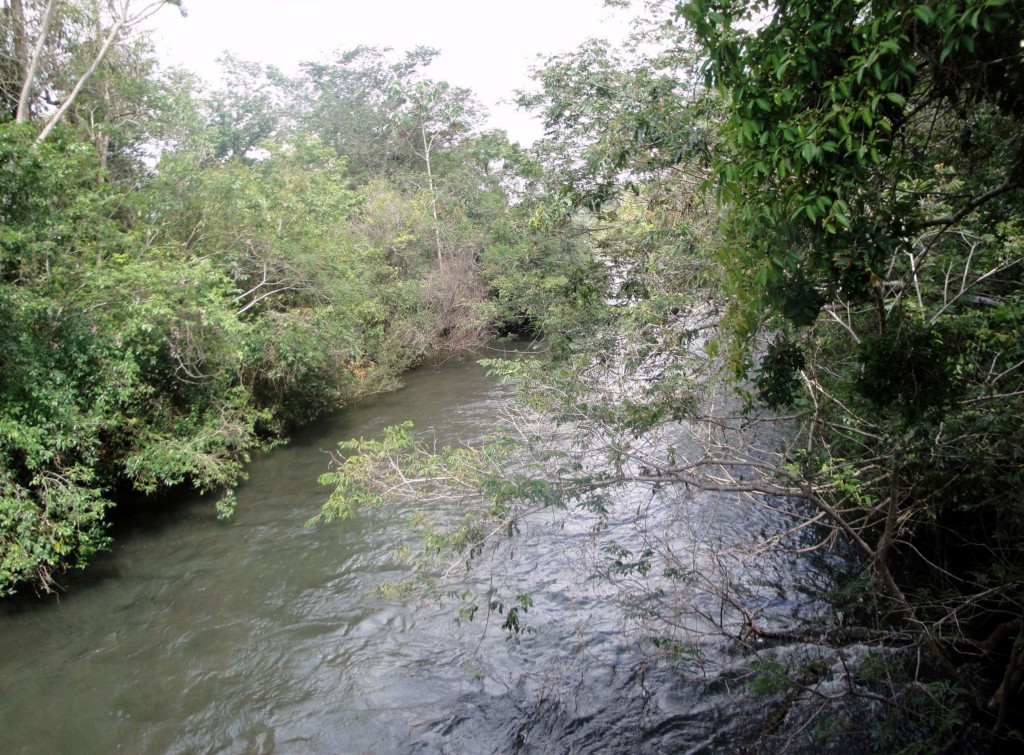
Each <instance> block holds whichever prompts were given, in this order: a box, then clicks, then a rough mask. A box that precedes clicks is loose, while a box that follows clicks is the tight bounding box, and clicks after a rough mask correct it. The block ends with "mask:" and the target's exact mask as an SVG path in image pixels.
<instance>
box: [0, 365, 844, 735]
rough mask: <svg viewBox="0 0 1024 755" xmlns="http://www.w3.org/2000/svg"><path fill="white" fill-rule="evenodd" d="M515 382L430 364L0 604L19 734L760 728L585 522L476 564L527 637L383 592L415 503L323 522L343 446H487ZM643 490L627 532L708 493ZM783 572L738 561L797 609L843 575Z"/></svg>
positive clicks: (549, 531)
mask: <svg viewBox="0 0 1024 755" xmlns="http://www.w3.org/2000/svg"><path fill="white" fill-rule="evenodd" d="M509 399H510V389H509V388H508V386H502V385H499V384H497V383H496V382H495V381H493V380H491V379H490V378H487V377H485V374H484V370H483V368H482V367H480V366H479V365H477V364H476V363H474V362H473V361H471V360H467V361H461V362H451V363H449V364H447V365H445V366H444V367H443V368H442V369H441V370H439V371H434V370H430V369H425V370H420V371H416V372H414V373H412V374H410V375H409V376H408V377H407V379H406V387H405V388H404V389H402V390H401V391H398V392H396V393H393V394H388V395H382V396H377V397H373V398H370V399H366V400H363V401H361V402H359V403H358V404H356V405H353V406H351V407H349V408H347V409H345V410H344V411H341V412H339V413H337V414H335V415H333V416H331V417H329V418H327V419H325V420H323V421H320V422H318V423H317V424H315V425H313V426H311V427H309V428H306V429H305V430H304V431H302V432H300V433H298V434H297V435H296V436H295V437H293V439H292V440H291V442H290V443H288V444H287V445H285V446H283V447H280V448H278V449H275V450H273V451H272V452H270V453H268V454H265V455H263V456H262V457H260V458H258V459H256V460H255V461H254V462H253V463H252V465H251V468H250V477H249V480H248V481H247V483H246V484H244V485H243V486H242V487H241V488H240V489H239V491H238V506H237V510H236V512H235V515H234V517H233V518H231V519H230V520H227V521H219V520H218V519H217V518H216V513H215V510H214V505H213V502H212V501H211V500H209V499H200V498H194V499H186V500H183V501H179V502H176V503H174V504H173V505H163V504H161V505H154V506H153V507H144V508H143V510H141V511H140V512H138V513H137V514H133V515H132V516H130V517H128V518H127V520H126V521H123V522H121V523H119V525H118V528H117V532H116V533H115V535H116V537H115V543H114V546H113V548H112V551H111V552H110V553H108V554H105V555H104V556H103V557H101V558H99V559H97V560H96V562H95V563H94V564H93V565H91V566H90V568H89V569H88V570H87V571H86V572H85V573H84V574H81V575H76V576H75V577H74V578H73V579H72V580H71V584H70V585H69V589H68V590H67V591H65V592H64V593H63V594H61V595H59V596H56V597H46V598H42V599H37V598H34V597H32V596H20V597H18V598H16V599H14V600H12V601H8V602H7V603H6V604H4V605H2V606H0V637H2V642H0V678H2V679H3V686H2V692H0V732H2V738H3V739H2V741H0V751H2V752H4V753H72V752H73V753H113V752H127V753H165V752H168V753H171V752H173V753H193V752H194V753H212V752H225V753H250V752H264V753H269V752H281V753H307V752H322V753H364V752H365V753H387V752H414V751H416V752H452V753H458V752H467V753H482V752H668V751H671V752H681V751H694V752H700V751H717V750H719V749H722V748H725V747H727V746H735V745H736V744H738V739H742V737H744V736H748V735H749V734H750V732H751V731H752V729H751V727H752V726H755V723H752V721H754V719H752V718H751V716H749V715H748V714H749V712H750V711H749V705H750V702H749V700H747V699H746V698H745V696H744V695H742V694H741V691H742V686H743V685H742V681H736V679H732V680H731V681H730V677H729V674H728V672H727V671H726V672H722V671H721V668H725V667H727V666H728V660H729V659H728V658H723V659H719V660H720V661H721V662H720V663H718V664H717V666H718V668H719V669H720V670H719V671H717V672H715V673H708V672H706V671H705V672H703V673H701V672H697V673H694V672H692V670H691V671H690V672H684V671H683V670H681V669H680V668H679V667H677V666H672V665H671V664H667V663H658V664H653V663H649V662H648V661H647V660H646V659H645V657H644V655H643V654H642V653H641V652H640V643H639V642H638V637H639V636H640V634H642V633H641V632H639V631H638V630H634V629H633V627H634V624H633V622H632V621H631V620H630V618H629V617H628V616H627V615H626V614H627V613H628V612H627V611H624V610H623V609H622V608H621V607H620V601H619V600H618V599H617V595H619V594H620V593H619V592H616V590H615V589H613V588H610V587H608V586H607V585H604V584H602V583H600V582H595V581H593V580H591V579H590V578H589V577H590V576H591V570H590V568H589V566H590V565H592V562H590V561H588V556H587V554H588V553H589V554H592V553H593V552H594V540H593V535H592V533H591V532H590V530H589V529H588V528H587V527H585V526H573V525H572V524H569V525H568V526H567V525H566V522H565V521H564V520H556V519H554V518H552V517H550V516H548V517H537V518H535V520H534V521H533V522H532V523H531V524H530V526H529V527H528V530H529V531H528V532H526V533H524V535H523V536H522V538H521V540H520V541H518V542H516V543H514V544H513V546H512V547H511V548H508V547H506V548H505V549H502V550H501V551H500V552H499V553H496V554H494V556H493V557H492V558H491V559H489V563H488V565H485V566H484V567H483V569H482V570H478V571H477V572H473V573H470V574H469V575H467V576H466V577H465V579H466V580H468V582H467V583H468V584H471V585H476V586H478V587H479V586H481V585H482V586H484V587H486V585H487V584H488V582H489V581H490V580H493V579H497V580H512V581H514V583H515V584H517V585H521V586H522V589H524V590H525V591H527V592H529V593H530V595H531V596H532V598H533V600H534V607H533V608H532V609H531V610H530V612H529V614H528V615H527V616H525V617H524V618H525V619H526V621H527V623H529V624H530V625H531V626H532V627H533V628H534V629H535V630H536V631H535V633H531V634H526V635H524V636H523V637H522V638H521V641H519V642H515V641H510V640H509V639H508V637H507V633H506V632H503V631H501V630H500V629H499V628H498V624H499V623H500V619H499V620H498V621H496V620H494V619H492V620H491V621H490V623H489V625H488V622H487V621H486V617H485V616H484V614H485V611H480V612H479V614H478V615H477V617H476V618H475V620H474V621H473V622H462V623H457V622H455V621H454V620H453V619H454V616H455V610H456V608H455V607H454V606H453V605H452V603H451V602H441V601H438V600H435V599H431V598H427V597H424V596H412V597H405V598H395V597H394V596H392V597H388V596H387V595H385V594H382V593H381V591H380V590H379V589H378V588H379V587H380V585H382V584H384V583H386V582H390V581H397V580H401V579H403V578H404V577H406V576H408V572H409V567H408V565H407V563H406V562H405V561H404V560H403V559H402V558H400V557H399V555H398V552H399V551H400V549H401V548H402V546H403V545H409V544H410V543H414V541H415V539H416V537H417V535H416V534H415V532H413V531H411V530H410V528H409V527H408V526H407V524H406V519H407V514H408V512H406V511H403V510H400V509H395V508H388V507H383V508H379V509H371V510H368V511H362V512H360V513H359V514H358V515H357V516H355V517H354V518H353V519H350V520H347V521H343V522H336V523H332V524H321V525H319V526H315V527H310V526H307V524H306V522H307V520H308V519H309V518H310V517H311V516H313V515H314V514H316V513H317V512H318V511H319V509H320V506H321V505H322V503H323V502H324V500H325V499H326V497H327V495H328V493H329V491H328V490H327V489H326V488H324V487H322V486H320V485H319V484H318V483H317V477H318V476H319V475H320V474H321V473H323V472H324V471H326V469H327V466H328V456H327V453H326V452H328V451H330V450H331V449H333V448H334V447H335V446H336V443H337V442H338V441H339V440H343V439H347V438H356V437H367V438H369V437H374V436H377V435H379V434H380V432H381V430H382V429H383V428H384V427H386V426H388V425H392V424H396V423H399V422H402V421H405V420H412V421H413V422H414V423H415V425H416V427H417V429H419V430H424V431H428V430H429V431H432V432H434V433H435V434H436V435H437V436H438V437H439V438H440V439H441V440H444V441H454V440H457V439H458V440H473V439H476V438H479V437H481V436H483V435H484V434H486V433H488V432H490V431H491V430H493V428H494V426H495V417H496V416H497V414H498V413H499V411H500V408H501V406H502V405H503V404H504V403H505V402H507V401H508V400H509ZM626 504H627V505H626V506H625V510H626V512H627V513H625V514H623V515H622V518H621V520H617V519H616V518H615V517H613V518H612V521H611V526H612V529H613V530H614V528H615V527H616V526H617V524H623V523H626V520H630V519H635V518H637V517H641V516H642V517H643V518H644V519H645V520H646V521H648V523H652V524H653V527H654V529H655V530H658V531H660V532H663V533H664V532H668V531H669V530H670V529H671V526H670V520H675V519H678V517H679V516H680V511H682V510H683V509H685V508H686V507H685V506H682V507H681V506H680V505H678V504H676V505H671V502H670V501H666V502H663V503H662V504H657V505H647V506H645V507H644V509H643V511H642V512H641V511H640V510H639V508H638V507H637V506H634V505H633V502H631V501H626ZM691 506H692V504H691ZM692 514H693V511H691V512H690V515H692ZM732 516H734V517H735V516H739V515H738V514H733V515H732ZM764 516H766V515H765V514H764V513H763V512H762V513H760V514H757V515H749V516H748V515H747V514H743V517H744V518H742V519H736V520H735V522H733V525H732V526H734V527H735V528H737V529H739V530H746V529H751V528H753V529H757V528H762V529H764V528H766V527H771V526H772V522H771V521H766V520H764V519H763V517H764ZM659 517H661V521H659V520H658V518H659ZM758 517H762V518H761V519H759V518H758ZM691 523H692V520H691ZM794 569H795V570H796V571H795V572H794V571H793V570H794ZM773 570H774V571H773ZM769 572H770V573H765V571H764V569H763V568H762V570H761V571H760V572H758V573H757V574H747V575H733V577H735V578H737V579H743V578H746V579H749V580H752V581H753V582H757V583H758V584H761V585H768V586H770V589H769V590H768V591H767V592H765V591H764V590H762V591H761V592H760V593H758V595H757V596H756V597H757V599H758V600H762V599H763V601H769V602H773V603H774V604H775V606H776V609H777V611H778V612H779V615H783V616H790V617H797V616H798V615H800V614H801V613H802V612H804V611H805V610H806V606H808V605H811V604H813V602H814V601H813V600H811V599H809V598H808V596H807V594H804V593H801V594H796V593H794V588H793V585H794V584H795V583H796V582H799V583H800V584H801V585H804V586H806V587H807V589H808V590H812V589H813V588H814V585H815V583H816V582H821V581H823V580H824V577H820V575H821V573H822V572H821V570H820V569H818V568H817V567H815V566H814V565H806V564H803V565H797V566H795V567H794V566H793V565H792V564H788V563H779V564H776V565H775V566H774V567H772V568H771V569H769ZM776 572H777V573H776ZM796 572H799V573H798V574H797V573H796ZM764 595H767V596H768V597H767V598H765V597H764ZM713 652H714V651H713Z"/></svg>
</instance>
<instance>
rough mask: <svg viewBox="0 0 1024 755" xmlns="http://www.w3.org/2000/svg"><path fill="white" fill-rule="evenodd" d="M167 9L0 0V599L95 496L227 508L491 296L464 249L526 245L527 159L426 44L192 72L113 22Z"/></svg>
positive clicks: (482, 310)
mask: <svg viewBox="0 0 1024 755" xmlns="http://www.w3.org/2000/svg"><path fill="white" fill-rule="evenodd" d="M165 4H168V3H164V2H162V1H157V0H153V1H152V2H145V1H144V0H127V1H126V2H118V3H106V2H98V1H97V0H76V2H59V3H54V2H52V1H51V0H12V1H11V2H5V3H3V5H2V8H0V61H2V67H0V97H2V102H3V108H2V114H0V322H2V323H3V329H2V331H0V367H2V369H0V488H2V492H0V595H5V594H8V593H10V592H12V591H14V590H16V589H17V588H18V587H19V586H21V585H29V586H31V587H33V588H35V589H41V590H51V589H53V588H54V587H55V586H56V580H57V579H58V577H59V575H60V573H61V571H62V570H63V569H65V568H67V567H68V566H78V565H84V564H85V563H86V561H87V560H88V559H89V557H90V556H91V555H92V554H94V553H95V552H97V550H99V549H101V548H102V547H103V546H104V545H105V544H106V543H107V538H106V535H105V532H106V525H107V522H108V521H109V518H110V516H111V512H112V509H113V507H114V504H115V502H117V501H123V500H126V499H127V498H129V497H135V496H137V494H143V495H149V494H155V493H159V492H161V491H166V490H167V489H169V488H171V487H174V486H179V485H189V486H191V487H192V488H194V489H196V490H198V491H204V492H205V491H214V492H218V493H220V494H221V495H222V496H223V498H222V505H220V506H219V507H218V511H220V512H222V513H228V512H230V510H231V508H232V506H233V501H234V498H233V493H232V491H233V488H234V487H235V485H237V484H238V482H239V481H240V480H242V479H243V478H244V475H245V463H246V461H247V460H248V459H249V456H250V454H251V453H252V452H253V451H254V450H256V449H259V448H263V447H266V446H267V445H269V444H272V443H274V442H275V439H276V438H279V437H281V434H282V433H284V432H287V431H288V429H289V428H291V427H292V426H294V425H296V424H298V423H301V422H306V421H308V420H310V419H312V418H313V417H315V416H317V415H318V414H320V413H322V412H325V411H329V410H332V409H335V408H337V407H339V406H341V405H342V404H344V403H346V402H348V401H350V400H352V399H354V398H356V397H358V396H360V395H364V394H367V393H371V392H376V391H380V390H386V389H388V388H391V387H394V386H395V385H397V376H398V375H399V374H400V373H401V372H402V371H403V370H405V369H407V368H408V367H409V366H410V365H413V364H415V363H416V362H418V361H421V360H424V359H428V358H438V359H441V358H445V357H446V356H447V355H449V354H451V353H452V352H456V351H460V350H464V349H469V348H473V347H474V346H477V345H479V344H481V343H482V342H483V340H484V339H485V338H487V337H488V336H489V334H490V332H491V327H492V324H493V323H495V322H496V321H498V320H501V319H502V318H503V317H505V316H506V315H505V314H504V313H506V312H511V306H510V305H506V306H503V305H502V304H501V303H496V304H492V303H491V302H490V300H489V298H488V285H487V283H486V281H485V279H484V277H483V273H482V269H481V265H482V260H483V259H484V258H486V259H487V263H488V264H490V265H494V266H496V269H497V268H503V267H504V268H507V267H508V263H507V262H506V258H515V257H516V256H517V255H519V254H520V253H521V249H522V248H524V247H525V246H527V242H526V241H524V236H523V234H522V233H521V232H520V230H519V228H520V226H523V227H525V224H526V220H525V218H526V217H527V215H526V211H525V210H523V211H522V214H521V217H519V218H518V219H517V218H516V217H513V216H512V215H511V214H510V212H509V210H510V197H511V196H512V195H513V187H514V185H515V184H514V182H513V181H512V180H511V179H512V177H513V176H516V175H518V174H519V173H520V172H522V171H524V170H525V171H528V170H529V169H530V161H529V160H528V159H527V158H526V156H525V155H524V154H523V153H522V151H521V150H519V148H518V147H517V146H516V145H513V144H511V143H509V141H508V139H507V138H506V137H505V135H504V134H503V133H500V132H494V133H480V131H479V129H478V125H479V120H480V108H479V106H478V105H477V104H476V102H475V100H474V99H473V97H472V95H471V93H469V92H468V91H467V90H464V89H460V88H457V87H453V86H450V85H449V84H448V83H446V82H441V81H434V80H432V79H430V78H429V77H428V76H427V75H426V73H425V68H426V66H428V65H429V63H430V61H431V60H432V59H433V57H434V56H435V55H436V54H437V52H436V51H435V50H431V49H427V48H422V49H417V50H414V51H412V52H410V53H408V54H407V55H405V56H404V57H396V56H393V55H391V54H390V53H389V51H387V50H379V49H373V48H358V49H356V50H352V51H347V52H345V51H343V52H339V53H338V54H337V55H336V56H334V57H333V58H332V59H329V60H326V61H321V62H308V63H306V64H304V65H303V66H302V68H301V70H300V72H299V73H297V74H296V75H294V76H288V75H285V74H284V73H282V72H281V71H278V70H276V69H273V68H267V67H265V66H262V65H259V64H255V63H251V62H247V61H243V60H239V59H237V58H234V57H231V56H228V57H226V58H225V59H224V61H223V67H224V74H225V81H226V84H225V86H224V87H223V88H221V89H210V88H209V87H207V86H206V85H204V84H203V83H202V82H200V81H198V80H196V79H195V78H194V77H193V76H191V75H190V74H187V73H185V72H183V71H161V70H160V69H159V68H158V67H157V65H156V61H155V59H154V58H153V55H152V53H151V50H150V49H149V47H148V45H147V43H146V39H145V35H143V34H139V33H137V32H138V27H139V25H140V24H141V22H142V21H143V20H144V19H145V18H146V17H148V15H149V14H151V13H153V12H156V11H158V10H159V9H160V7H161V6H162V5H165ZM169 4H171V5H177V4H178V3H176V2H172V3H169ZM129 30H131V31H132V32H133V33H132V34H128V31H129ZM497 275H498V274H497V273H495V276H497ZM515 314H516V315H518V314H519V313H518V312H516V313H515ZM507 319H509V320H510V321H511V320H513V319H514V317H513V315H511V314H509V315H507Z"/></svg>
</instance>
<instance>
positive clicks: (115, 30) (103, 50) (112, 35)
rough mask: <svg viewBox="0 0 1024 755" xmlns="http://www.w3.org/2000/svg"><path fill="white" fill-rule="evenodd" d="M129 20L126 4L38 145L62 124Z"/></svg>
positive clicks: (47, 126)
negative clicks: (61, 121) (69, 109)
mask: <svg viewBox="0 0 1024 755" xmlns="http://www.w3.org/2000/svg"><path fill="white" fill-rule="evenodd" d="M127 20H128V4H127V3H125V5H124V6H123V8H122V10H121V17H120V18H119V19H117V22H116V23H115V24H114V25H113V26H112V27H110V32H109V33H108V34H107V38H106V39H105V40H103V46H102V47H100V51H99V52H98V53H96V56H95V57H94V58H93V60H92V65H90V66H89V68H88V70H86V72H85V73H83V74H82V76H81V77H80V78H79V79H78V83H77V84H75V88H74V89H72V90H71V92H70V93H69V94H68V96H67V97H65V98H64V102H62V103H61V105H60V107H59V108H57V110H56V111H55V112H54V113H53V114H52V115H51V116H50V117H49V118H47V119H46V125H45V126H43V130H42V131H40V132H39V136H37V137H36V144H39V143H40V142H42V141H44V140H45V139H46V137H47V136H49V135H50V132H51V131H53V129H54V127H55V126H56V125H57V124H58V123H59V122H60V119H61V118H62V117H63V116H64V113H66V112H67V111H68V108H70V107H71V105H72V103H74V101H75V98H76V97H78V93H79V92H81V91H82V87H84V86H85V85H86V82H88V81H89V79H90V78H92V75H93V74H94V73H95V72H96V69H97V68H99V65H100V63H102V62H103V58H105V57H106V55H107V50H109V49H110V46H111V45H112V44H114V40H115V39H117V35H118V34H120V33H121V29H123V28H124V26H125V23H126V22H127Z"/></svg>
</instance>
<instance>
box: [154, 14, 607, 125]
mask: <svg viewBox="0 0 1024 755" xmlns="http://www.w3.org/2000/svg"><path fill="white" fill-rule="evenodd" d="M185 6H186V8H187V10H188V15H187V17H185V18H182V17H181V16H180V14H179V13H178V12H177V10H176V9H174V8H172V7H168V8H164V9H163V10H161V11H160V13H159V14H157V18H156V19H155V20H154V25H155V27H156V28H155V33H154V37H153V39H154V42H155V43H156V46H157V53H158V55H159V56H160V58H161V60H163V61H165V62H166V63H168V64H171V65H182V66H185V67H186V68H190V69H192V70H194V71H196V72H198V73H200V74H201V75H203V76H204V77H205V78H208V79H209V78H211V77H212V76H214V75H215V72H216V70H217V67H216V64H215V61H216V59H217V58H218V57H219V56H221V55H222V54H223V53H224V52H225V51H229V52H232V53H234V54H235V55H237V56H238V57H240V58H242V59H244V60H258V61H261V62H264V63H270V64H273V65H276V66H278V67H279V68H281V69H283V70H285V71H286V72H294V71H295V70H297V65H298V63H299V62H301V61H307V60H324V59H326V58H327V56H329V55H330V53H332V52H334V51H336V50H342V49H350V48H352V47H355V46H357V45H361V44H365V45H374V46H386V47H392V48H394V49H395V50H396V51H405V50H409V49H412V48H413V47H415V46H416V45H427V46H431V47H436V48H438V49H440V50H441V55H440V56H439V57H438V58H437V59H436V61H435V62H434V64H433V65H432V66H431V67H430V68H429V69H428V71H427V73H428V75H429V76H430V77H431V78H435V79H444V80H446V81H448V82H449V83H451V84H453V85H456V86H463V87H469V88H470V89H472V90H473V91H474V92H476V93H477V96H478V97H479V98H480V100H481V102H483V104H484V105H485V106H486V107H487V109H488V110H489V111H490V113H491V120H490V122H489V123H488V125H489V126H490V127H495V128H504V129H507V130H508V132H509V135H510V136H511V138H512V139H515V140H519V141H521V142H524V143H526V142H530V141H532V140H533V139H535V138H537V137H538V136H539V135H540V131H541V129H540V127H539V125H537V124H536V123H535V122H532V121H530V119H529V118H528V116H526V115H525V114H523V113H517V112H516V109H515V107H514V106H511V105H501V104H499V100H501V99H508V98H510V96H511V93H512V91H513V90H514V89H517V88H528V87H529V86H530V80H529V77H528V71H529V68H530V67H531V66H532V65H534V64H536V63H537V61H538V58H537V56H538V54H541V55H548V54H552V53H556V52H564V51H568V50H571V49H573V48H575V47H576V46H577V45H578V44H579V43H580V42H582V41H583V40H584V39H587V38H589V37H601V38H610V39H619V38H621V37H622V36H623V34H624V30H625V29H626V26H627V19H626V17H624V15H623V14H622V13H621V12H618V13H615V12H613V11H610V10H607V9H605V8H604V7H603V4H602V0H505V1H504V2H498V1H497V0H377V1H376V2H375V1H374V0H185Z"/></svg>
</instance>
